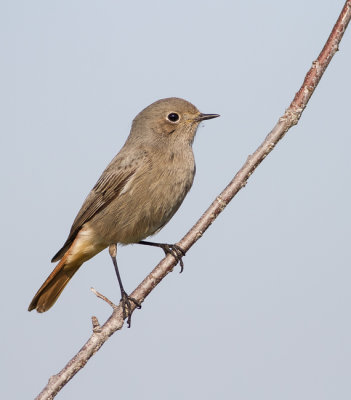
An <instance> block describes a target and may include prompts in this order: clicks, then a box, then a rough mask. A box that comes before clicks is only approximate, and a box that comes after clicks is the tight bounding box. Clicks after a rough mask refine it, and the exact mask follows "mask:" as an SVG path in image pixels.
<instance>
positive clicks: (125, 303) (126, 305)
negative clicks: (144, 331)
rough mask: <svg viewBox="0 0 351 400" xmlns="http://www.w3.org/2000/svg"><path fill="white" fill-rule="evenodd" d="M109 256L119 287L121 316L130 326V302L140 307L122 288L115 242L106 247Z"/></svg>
mask: <svg viewBox="0 0 351 400" xmlns="http://www.w3.org/2000/svg"><path fill="white" fill-rule="evenodd" d="M108 251H109V253H110V256H111V258H112V262H113V266H114V267H115V271H116V275H117V279H118V283H119V287H120V289H121V302H122V310H123V318H124V319H125V318H127V316H128V319H127V324H128V328H130V322H131V318H132V305H131V303H130V302H132V303H134V304H135V306H136V308H141V305H140V303H139V302H138V301H137V300H135V299H134V298H133V297H130V296H128V294H127V292H126V291H125V290H124V287H123V284H122V279H121V275H120V274H119V270H118V265H117V258H116V256H117V244H111V245H110V246H109V248H108Z"/></svg>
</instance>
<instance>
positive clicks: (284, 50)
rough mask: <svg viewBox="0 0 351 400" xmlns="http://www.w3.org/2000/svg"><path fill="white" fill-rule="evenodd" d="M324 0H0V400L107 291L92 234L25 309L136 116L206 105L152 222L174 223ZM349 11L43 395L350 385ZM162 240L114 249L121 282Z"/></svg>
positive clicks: (68, 345) (39, 377) (294, 69)
mask: <svg viewBox="0 0 351 400" xmlns="http://www.w3.org/2000/svg"><path fill="white" fill-rule="evenodd" d="M343 4H344V1H342V0H333V1H319V0H309V1H308V2H306V1H305V0H296V1H294V2H291V1H286V0H284V1H282V0H267V1H265V2H262V1H257V0H256V1H250V2H247V1H235V2H234V1H224V0H223V1H221V0H218V1H184V0H180V1H177V2H170V1H156V0H150V1H147V2H142V1H133V2H118V1H105V0H102V1H99V2H97V1H91V0H84V1H83V0H73V1H67V0H63V1H43V0H40V1H39V0H38V1H33V0H32V1H6V0H5V1H3V2H1V4H0V37H1V38H2V40H1V56H2V63H1V67H0V68H1V71H2V73H1V75H0V85H1V90H0V93H1V94H0V101H1V109H2V111H3V113H2V116H1V118H0V127H1V146H0V148H1V174H2V176H1V182H2V194H3V195H2V204H3V207H2V210H3V213H2V214H3V217H2V219H3V222H2V229H1V233H0V235H1V244H2V251H1V255H2V261H1V265H2V273H3V274H2V283H3V284H2V290H1V295H0V296H1V304H2V329H1V334H0V337H1V342H2V345H3V348H2V356H1V360H2V361H1V377H2V379H1V381H2V383H1V385H0V397H1V398H3V399H5V398H6V399H19V400H22V399H31V398H34V397H35V396H36V395H37V394H38V393H39V392H40V391H41V390H42V388H43V387H44V386H45V385H46V383H47V381H48V379H49V377H50V376H51V375H52V374H55V373H57V372H58V371H59V370H60V369H61V368H62V367H64V365H65V364H66V363H67V361H68V360H69V359H70V358H71V357H72V356H73V355H74V354H75V353H76V352H77V351H78V350H79V349H80V348H81V346H82V345H83V344H84V343H85V341H86V340H87V339H88V337H89V336H90V334H91V316H92V315H96V316H97V317H98V318H99V320H100V322H101V323H103V322H104V321H105V320H106V318H107V317H108V316H109V315H110V309H109V307H108V306H107V305H106V304H105V303H104V302H102V301H101V300H99V299H97V298H96V297H95V296H94V295H93V294H92V293H91V292H90V287H91V286H93V287H95V288H96V289H97V290H99V291H100V292H102V293H103V294H105V295H106V296H108V297H110V298H111V299H112V300H114V301H115V302H118V301H119V298H120V293H119V288H118V283H117V280H116V278H115V272H114V270H113V266H112V263H111V261H110V258H109V255H108V252H107V251H104V252H102V253H100V254H99V255H98V256H96V257H95V258H94V259H92V260H90V261H89V262H87V263H86V264H84V266H83V267H82V268H81V269H80V271H79V272H78V273H77V274H76V276H75V277H74V278H73V279H72V281H71V282H70V284H69V285H68V287H67V288H66V289H65V290H64V292H63V294H62V295H61V297H60V298H59V300H58V302H57V303H56V304H55V306H54V307H53V308H52V309H51V310H50V311H48V312H47V313H44V314H37V313H36V312H31V313H29V312H28V311H27V307H28V304H29V302H30V301H31V299H32V297H33V295H34V294H35V292H36V291H37V289H38V288H39V287H40V285H41V284H42V283H43V281H44V279H45V278H46V277H47V275H48V274H49V273H50V272H51V270H52V269H53V267H54V265H53V264H51V263H50V259H51V258H52V256H53V255H54V254H55V253H56V251H57V250H58V249H59V248H60V247H61V245H62V244H63V242H64V241H65V240H66V237H67V234H68V232H69V229H70V226H71V224H72V222H73V219H74V217H75V215H76V213H77V211H78V210H79V208H80V206H81V204H82V202H83V200H84V198H85V196H86V195H87V194H88V192H89V191H90V189H91V188H92V186H93V185H94V184H95V182H96V180H97V178H98V177H99V176H100V174H101V172H102V171H103V169H104V168H105V166H106V165H107V163H108V162H109V161H110V160H111V159H112V157H113V156H114V155H115V154H116V153H117V151H118V150H119V149H120V148H121V146H122V145H123V143H124V141H125V139H126V137H127V135H128V133H129V129H130V125H131V121H132V119H133V118H134V117H135V115H136V114H137V113H138V112H139V111H141V110H142V109H143V108H144V107H145V106H147V105H149V104H150V103H152V102H153V101H155V100H157V99H159V98H164V97H170V96H177V97H182V98H184V99H186V100H188V101H190V102H192V103H193V104H195V105H196V106H197V107H198V108H199V109H200V110H201V111H202V112H204V113H218V114H221V117H220V118H218V119H214V120H211V121H206V122H205V123H203V124H202V126H201V127H200V129H199V130H198V133H197V137H196V140H195V143H194V153H195V158H196V164H197V174H196V177H195V182H194V186H193V188H192V190H191V191H190V193H189V194H188V196H187V198H186V200H185V202H184V204H183V205H182V207H181V208H180V210H179V211H178V212H177V214H176V215H175V216H174V218H173V219H172V221H171V222H170V223H169V224H168V225H167V226H166V227H165V228H164V229H163V230H162V231H161V232H160V233H159V234H158V235H157V236H155V237H154V238H153V239H154V240H158V241H161V242H176V241H178V240H179V239H180V238H181V237H182V236H183V235H184V234H185V233H186V232H187V230H188V229H189V228H190V227H191V226H192V224H193V223H194V222H195V221H196V220H197V219H198V218H199V217H200V215H201V214H202V212H203V211H204V210H205V209H206V208H207V207H208V205H209V204H210V203H211V202H212V200H213V199H214V198H215V196H216V195H218V193H219V192H220V191H221V190H222V189H223V188H224V187H225V186H226V185H227V183H228V182H229V181H230V180H231V179H232V177H233V176H234V174H235V173H236V172H237V170H238V169H239V168H240V167H241V166H242V164H243V163H244V162H245V160H246V158H247V156H248V155H249V154H251V153H252V152H253V151H254V150H255V149H256V148H257V146H258V145H259V144H260V143H261V142H262V140H263V139H264V137H265V136H266V135H267V134H268V132H269V131H270V130H271V129H272V127H273V126H274V125H275V123H276V122H277V120H278V118H279V117H280V116H281V115H282V114H283V112H284V110H285V109H286V108H287V107H288V105H289V104H290V101H291V100H292V98H293V96H294V94H295V92H296V91H297V90H298V89H299V87H300V85H301V83H302V81H303V78H304V76H305V73H306V72H307V70H308V68H309V67H310V66H311V63H312V61H313V60H314V59H315V58H316V57H317V56H318V53H319V51H320V50H321V48H322V46H323V44H324V43H325V40H326V39H327V37H328V35H329V33H330V31H331V29H332V27H333V25H334V23H335V21H336V19H337V16H338V14H339V12H340V10H341V8H342V6H343ZM350 29H351V27H349V30H348V31H346V34H345V36H344V39H343V41H342V43H341V46H340V51H339V52H338V53H337V54H336V56H335V57H334V59H333V60H332V62H331V65H330V66H329V68H328V70H327V72H326V73H325V75H324V77H323V78H322V81H321V82H320V85H319V87H318V88H317V90H316V91H315V93H314V95H313V97H312V99H311V101H310V103H309V104H308V107H307V108H306V110H305V112H304V114H303V116H302V118H301V120H300V122H299V124H298V125H297V126H296V127H294V128H293V129H291V130H290V131H289V132H288V134H287V135H286V137H285V138H284V139H283V140H282V141H281V142H280V143H279V145H278V146H277V147H276V149H274V151H273V152H272V153H271V154H270V155H269V157H268V158H267V159H266V160H265V161H264V162H263V164H262V165H260V167H259V168H258V169H257V170H256V171H255V173H254V174H253V176H252V177H251V178H250V180H249V182H248V184H247V186H246V187H245V189H243V190H242V191H241V192H240V193H239V195H238V196H237V197H236V198H235V199H234V200H233V201H232V202H231V203H230V205H229V206H228V207H227V209H226V210H225V211H224V213H223V214H222V215H221V216H220V217H219V218H218V219H217V220H216V221H215V223H214V224H213V225H212V226H211V228H210V229H209V230H208V231H207V232H206V234H205V235H204V236H203V238H202V239H201V240H200V241H199V242H198V243H197V244H196V245H195V246H194V247H193V248H192V249H191V250H190V252H189V253H188V254H187V255H186V257H185V258H184V262H185V270H184V273H183V274H182V275H179V273H178V271H179V270H178V268H176V269H175V270H174V272H173V273H172V274H169V275H168V276H167V277H166V279H165V280H164V281H163V282H162V283H161V284H160V285H159V286H158V287H157V288H156V289H155V290H154V291H153V292H152V294H151V295H150V296H149V297H148V298H147V300H146V301H145V302H144V304H143V308H142V310H137V311H136V312H135V313H134V315H133V320H132V328H131V329H127V328H126V327H125V328H124V329H123V330H122V331H120V332H118V333H116V334H115V335H114V336H113V337H112V338H110V340H108V342H107V343H106V344H105V345H104V346H103V348H102V349H101V350H100V351H99V352H98V353H97V354H96V355H95V356H94V357H93V358H92V359H91V360H90V361H89V363H88V364H87V365H86V367H85V368H84V369H83V370H82V371H81V372H79V373H78V375H77V376H76V377H75V378H74V379H73V380H72V381H71V382H70V383H68V385H67V386H66V387H65V388H64V389H63V390H62V391H61V392H60V394H59V395H58V397H57V398H59V399H85V400H90V399H95V398H97V397H98V398H106V399H107V398H108V399H110V398H123V399H128V400H129V399H139V398H141V397H142V398H143V399H152V400H161V399H162V400H163V399H169V400H173V399H174V400H175V399H177V400H178V399H214V398H215V399H240V400H256V399H260V400H281V399H284V400H290V399H291V400H295V399H299V400H310V399H318V400H327V399H333V400H334V399H338V400H343V399H345V400H346V399H350V398H351V379H350V358H351V341H350V337H351V320H350V304H351V291H350V281H351V269H350V267H351V262H350V261H351V255H350V236H351V235H350V234H351V228H350V227H351V217H350V204H351V190H350V181H351V168H350V161H349V160H350V155H349V152H350V150H349V149H350V147H351V131H350V91H351V81H350V71H351V31H350ZM162 256H163V253H162V251H161V250H159V249H153V248H145V247H144V246H127V247H122V248H120V249H119V265H120V270H121V274H122V278H123V281H124V285H125V287H126V289H127V290H128V291H129V292H131V291H132V290H133V289H134V288H135V287H136V286H137V285H138V284H139V283H140V282H141V280H142V279H143V278H144V277H145V276H146V275H147V274H148V273H149V272H150V271H151V270H152V269H153V267H154V266H155V265H156V264H157V262H158V261H159V260H160V259H161V257H162Z"/></svg>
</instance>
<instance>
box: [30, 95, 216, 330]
mask: <svg viewBox="0 0 351 400" xmlns="http://www.w3.org/2000/svg"><path fill="white" fill-rule="evenodd" d="M216 117H219V115H218V114H203V113H201V112H200V111H199V110H198V109H197V108H196V107H195V106H194V105H193V104H191V103H190V102H188V101H186V100H184V99H181V98H177V97H170V98H165V99H161V100H158V101H156V102H154V103H152V104H151V105H149V106H148V107H146V108H145V109H143V110H142V111H141V112H140V113H139V114H138V115H137V116H136V117H135V118H134V120H133V122H132V127H131V130H130V133H129V136H128V137H127V140H126V142H125V144H124V145H123V147H122V149H121V150H120V151H119V153H118V154H117V155H116V156H115V157H114V158H113V159H112V161H111V162H110V163H109V164H108V166H107V167H106V169H105V170H104V171H103V173H102V175H101V176H100V178H99V179H98V181H97V183H96V184H95V186H94V187H93V189H92V190H91V191H90V193H89V194H88V196H87V197H86V199H85V201H84V203H83V205H82V207H81V209H80V211H79V212H78V214H77V216H76V218H75V220H74V222H73V224H72V227H71V229H70V232H69V235H68V238H67V240H66V242H65V243H64V244H63V246H62V248H61V249H60V250H59V251H58V252H57V253H56V254H55V255H54V257H53V258H52V260H51V261H52V262H57V261H58V264H57V265H56V267H55V268H54V270H53V271H52V272H51V274H50V275H49V276H48V278H47V279H46V280H45V282H44V283H43V284H42V286H41V287H40V288H39V290H38V291H37V293H36V294H35V296H34V297H33V299H32V301H31V303H30V305H29V307H28V311H31V310H34V309H36V310H37V311H38V312H39V313H43V312H45V311H47V310H49V309H50V308H51V307H52V306H53V305H54V303H55V302H56V300H57V299H58V297H59V296H60V294H61V292H62V291H63V289H64V288H65V287H66V285H67V284H68V282H69V281H70V279H71V278H72V277H73V275H74V274H75V273H76V272H77V270H78V269H79V268H80V267H81V265H82V264H83V263H84V262H86V261H87V260H89V259H91V258H92V257H94V256H95V255H96V254H98V253H99V252H101V251H102V250H104V249H106V248H109V253H110V256H111V259H112V262H113V265H114V268H115V271H116V275H117V279H118V282H119V287H120V291H121V301H122V306H123V315H124V317H126V315H127V316H128V326H130V317H131V302H133V303H134V304H135V305H136V307H137V308H140V307H141V306H140V304H139V303H138V302H137V301H136V300H135V299H134V298H132V297H129V296H128V294H127V292H126V291H125V290H124V287H123V284H122V280H121V277H120V273H119V269H118V265H117V258H116V255H117V244H120V245H127V244H133V243H140V244H143V245H151V246H157V247H161V248H162V249H163V250H164V251H165V253H166V254H167V253H171V254H173V255H174V256H175V258H176V259H177V261H181V262H182V256H184V255H185V253H184V251H183V250H182V249H181V248H180V247H178V246H176V245H170V244H166V243H154V242H147V241H144V240H143V239H145V238H147V237H148V236H151V235H154V234H155V233H157V232H158V231H160V230H161V229H162V228H163V227H164V226H165V225H166V224H167V223H168V221H169V220H170V219H171V218H172V217H173V215H174V214H175V212H176V211H177V210H178V208H179V207H180V205H181V204H182V202H183V200H184V198H185V196H186V195H187V193H188V192H189V190H190V188H191V186H192V184H193V180H194V175H195V171H196V167H195V160H194V154H193V150H192V145H193V141H194V137H195V134H196V131H197V129H198V126H199V124H200V123H201V122H202V121H204V120H208V119H212V118H216ZM181 265H182V264H181Z"/></svg>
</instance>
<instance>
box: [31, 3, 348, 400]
mask: <svg viewBox="0 0 351 400" xmlns="http://www.w3.org/2000/svg"><path fill="white" fill-rule="evenodd" d="M350 18H351V0H347V1H346V3H345V5H344V7H343V9H342V11H341V14H340V16H339V18H338V20H337V22H336V24H335V26H334V28H333V30H332V32H331V34H330V36H329V38H328V40H327V42H326V44H325V46H324V47H323V50H322V51H321V53H320V54H319V56H318V58H317V60H316V61H314V62H313V63H312V67H311V69H310V70H309V71H308V72H307V75H306V77H305V80H304V82H303V84H302V86H301V88H300V90H299V91H298V92H297V93H296V95H295V98H294V100H293V101H292V103H291V104H290V106H289V108H288V109H287V110H286V111H285V113H284V114H283V116H282V117H281V118H280V119H279V121H278V123H277V124H276V125H275V127H274V128H273V130H272V131H271V132H270V133H269V134H268V136H267V137H266V139H265V140H264V142H263V143H262V144H261V145H260V146H259V147H258V149H257V150H256V151H255V152H254V153H253V154H252V155H250V156H249V157H248V158H247V160H246V162H245V164H244V165H243V166H242V168H241V169H240V170H239V171H238V173H237V174H236V175H235V177H234V178H233V180H232V181H231V182H230V183H229V185H228V186H227V187H226V188H225V189H224V190H223V191H222V193H221V194H220V195H219V196H217V198H216V199H215V200H214V202H213V203H212V204H211V205H210V207H209V208H208V209H207V210H206V212H205V213H204V214H203V215H202V216H201V218H200V219H199V220H198V222H197V223H196V224H195V225H194V226H193V227H192V228H191V230H190V231H189V232H188V233H187V234H186V235H185V236H184V237H183V239H181V240H180V241H179V242H178V243H177V245H178V246H180V247H181V248H182V249H183V250H184V251H185V252H186V251H188V250H189V249H190V248H191V247H192V246H193V245H194V244H195V243H196V242H197V241H198V240H199V239H200V237H201V236H202V235H203V234H204V232H205V231H206V230H207V229H208V228H209V226H210V225H211V224H212V222H213V221H214V220H215V219H216V218H217V216H218V215H219V214H220V213H221V212H222V211H223V210H224V208H225V207H226V206H227V204H228V203H229V202H230V201H231V200H232V198H233V197H234V196H235V195H236V194H237V193H238V192H239V190H240V189H241V188H242V187H244V186H245V185H246V182H247V180H248V179H249V177H250V176H251V174H252V173H253V172H254V171H255V169H256V168H257V166H258V165H259V164H260V163H261V162H262V161H263V160H264V159H265V157H267V155H268V154H269V153H270V152H271V151H272V150H273V149H274V147H275V146H276V144H277V143H278V142H279V141H280V140H281V139H282V138H283V136H284V135H285V133H286V132H287V131H288V130H289V129H290V128H291V127H292V126H293V125H296V124H297V123H298V121H299V119H300V117H301V115H302V112H303V110H304V109H305V107H306V105H307V103H308V101H309V99H310V97H311V96H312V94H313V92H314V90H315V88H316V87H317V85H318V82H319V81H320V79H321V77H322V76H323V74H324V71H325V70H326V68H327V66H328V65H329V62H330V60H331V59H332V57H333V56H334V54H335V53H336V51H337V50H338V46H339V43H340V41H341V39H342V37H343V34H344V32H345V30H346V28H347V25H348V23H349V21H350ZM176 263H177V261H176V260H175V258H174V257H173V256H172V255H170V254H169V255H167V257H165V258H164V259H163V260H161V262H160V263H159V264H158V265H157V266H156V267H155V268H154V270H153V271H152V272H151V273H150V274H149V275H148V276H147V277H146V278H145V279H144V280H143V281H142V282H141V284H140V285H139V286H138V287H137V288H136V289H135V290H134V292H133V293H131V297H133V298H135V299H136V300H137V301H138V302H139V303H142V302H143V301H144V300H145V298H146V297H147V296H148V294H149V293H150V292H151V291H152V290H153V289H154V287H155V286H156V285H157V284H158V283H159V282H160V281H161V280H162V279H163V278H165V276H166V275H167V274H168V273H169V272H171V271H172V270H173V268H174V266H175V265H176ZM93 291H94V293H95V294H96V295H97V296H98V297H99V298H101V299H103V300H104V301H106V302H107V303H108V304H109V305H110V306H111V307H112V309H113V311H112V314H111V316H110V317H109V319H108V320H107V321H106V322H105V324H104V325H102V326H100V324H99V322H98V320H97V318H96V317H92V322H93V333H92V335H91V336H90V338H89V340H88V341H87V342H86V343H85V345H84V346H83V347H82V348H81V350H79V352H78V353H77V354H76V355H75V356H74V357H73V358H72V359H71V361H69V362H68V364H67V365H66V366H65V367H64V368H63V369H62V371H61V372H59V373H58V374H57V375H54V376H52V377H51V378H50V380H49V382H48V384H47V385H46V387H45V388H44V389H43V391H42V392H41V393H40V394H39V395H38V396H37V397H36V399H37V400H44V399H53V398H54V397H55V396H56V394H57V393H58V392H59V391H60V390H61V388H62V387H63V386H64V385H66V383H67V382H68V381H70V380H71V379H72V378H73V376H74V375H75V374H76V373H77V372H78V371H79V370H80V369H81V368H83V367H84V365H85V364H86V363H87V362H88V360H89V359H90V357H91V356H93V355H94V354H95V353H96V352H97V351H98V350H99V349H100V347H101V346H102V345H103V344H104V343H105V342H106V340H107V339H108V338H109V337H110V336H111V335H112V334H113V333H114V332H116V331H117V330H119V329H121V328H122V326H123V324H124V319H123V311H122V308H121V304H120V305H119V306H115V305H114V304H113V303H112V302H110V301H109V300H108V299H107V298H106V297H105V296H103V295H101V294H100V293H98V292H96V291H95V290H93ZM132 309H133V310H134V309H135V305H134V304H132Z"/></svg>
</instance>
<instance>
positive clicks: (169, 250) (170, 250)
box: [160, 243, 185, 273]
mask: <svg viewBox="0 0 351 400" xmlns="http://www.w3.org/2000/svg"><path fill="white" fill-rule="evenodd" d="M160 247H161V249H162V250H163V251H164V252H165V254H166V255H167V254H171V255H172V256H173V257H174V258H175V259H176V260H177V262H179V264H180V272H179V273H182V272H183V270H184V262H183V257H184V256H185V251H184V250H183V249H182V248H181V247H179V246H178V245H176V244H167V243H160Z"/></svg>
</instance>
